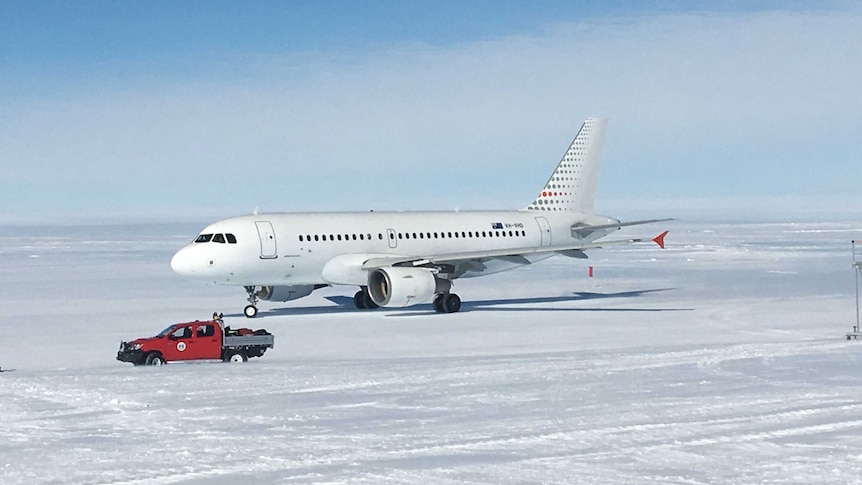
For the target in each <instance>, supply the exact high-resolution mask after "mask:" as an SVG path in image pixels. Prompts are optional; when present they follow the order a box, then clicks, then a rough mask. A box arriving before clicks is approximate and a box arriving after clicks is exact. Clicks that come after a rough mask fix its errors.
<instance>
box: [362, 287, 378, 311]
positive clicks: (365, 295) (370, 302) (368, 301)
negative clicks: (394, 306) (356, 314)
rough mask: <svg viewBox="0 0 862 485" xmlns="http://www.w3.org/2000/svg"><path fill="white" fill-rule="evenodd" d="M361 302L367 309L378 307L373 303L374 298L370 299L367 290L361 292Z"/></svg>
mask: <svg viewBox="0 0 862 485" xmlns="http://www.w3.org/2000/svg"><path fill="white" fill-rule="evenodd" d="M362 295H363V296H362V298H363V300H362V301H363V303H364V304H365V308H367V309H369V310H374V309H375V308H380V305H378V304H377V303H374V300H372V299H371V295H369V294H368V292H367V291H363V292H362Z"/></svg>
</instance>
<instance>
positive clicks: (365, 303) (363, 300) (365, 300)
mask: <svg viewBox="0 0 862 485" xmlns="http://www.w3.org/2000/svg"><path fill="white" fill-rule="evenodd" d="M353 304H354V305H356V308H359V309H360V310H373V309H375V308H377V307H378V306H377V303H374V300H372V299H371V296H370V295H369V294H368V287H367V286H363V287H362V289H361V290H359V291H357V292H356V294H355V295H353Z"/></svg>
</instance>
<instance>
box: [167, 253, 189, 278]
mask: <svg viewBox="0 0 862 485" xmlns="http://www.w3.org/2000/svg"><path fill="white" fill-rule="evenodd" d="M171 269H172V270H174V272H175V273H177V274H181V275H183V276H191V275H193V274H194V273H195V268H194V264H192V258H191V255H190V254H189V251H188V248H182V249H180V250H179V251H177V253H176V254H174V257H173V258H171Z"/></svg>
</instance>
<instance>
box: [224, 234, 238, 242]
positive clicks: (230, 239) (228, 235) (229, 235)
mask: <svg viewBox="0 0 862 485" xmlns="http://www.w3.org/2000/svg"><path fill="white" fill-rule="evenodd" d="M225 237H227V242H228V244H236V236H234V235H233V234H225Z"/></svg>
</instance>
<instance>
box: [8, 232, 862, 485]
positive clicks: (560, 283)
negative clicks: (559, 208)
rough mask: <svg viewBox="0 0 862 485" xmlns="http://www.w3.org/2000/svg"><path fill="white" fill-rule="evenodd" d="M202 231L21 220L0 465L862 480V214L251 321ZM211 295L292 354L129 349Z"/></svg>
mask: <svg viewBox="0 0 862 485" xmlns="http://www.w3.org/2000/svg"><path fill="white" fill-rule="evenodd" d="M203 225H204V224H203V223H201V224H145V225H134V224H129V225H112V226H51V227H23V226H4V227H0V366H2V368H3V369H9V368H14V369H16V370H15V371H14V372H4V373H2V374H0V483H3V484H18V483H21V484H24V483H26V484H33V483H69V484H80V483H88V484H96V483H100V484H101V483H158V484H162V483H164V484H167V483H186V484H191V483H231V484H235V483H368V484H379V483H404V484H416V483H435V484H447V483H452V484H454V483H494V484H502V483H518V484H521V483H602V484H614V483H627V484H634V483H682V484H712V483H737V484H752V483H799V484H810V483H836V484H838V483H840V484H847V483H862V439H860V438H859V436H860V434H862V341H858V342H857V341H847V340H845V338H844V334H845V332H847V331H849V330H850V329H851V326H852V325H853V323H854V322H855V305H854V276H853V271H852V269H851V268H850V240H851V239H853V238H857V239H858V238H862V222H847V223H840V222H834V223H823V224H753V223H749V224H692V223H672V224H669V225H668V227H669V228H670V229H671V233H670V235H669V236H668V239H667V241H668V244H669V247H668V249H667V250H665V251H659V250H658V249H657V248H655V247H651V246H639V247H627V248H618V249H609V250H597V251H592V252H591V253H590V254H591V259H590V260H588V261H582V260H573V259H567V258H564V257H557V258H553V259H551V260H549V261H545V262H543V263H539V264H537V265H535V266H532V267H529V268H524V269H521V270H516V271H512V272H508V273H503V274H499V275H494V276H490V277H486V278H479V279H473V280H465V281H458V282H457V283H456V288H455V290H456V291H457V292H458V293H459V294H460V295H461V297H462V299H463V300H464V302H465V303H464V307H463V310H462V312H461V313H458V314H452V315H438V314H435V313H433V311H431V309H430V306H424V307H416V308H408V309H404V310H397V311H396V310H393V311H385V310H382V311H374V312H364V311H359V310H355V309H353V308H351V307H349V306H339V305H337V302H340V301H342V300H343V301H346V299H343V298H341V299H339V298H338V297H339V296H351V295H352V294H353V292H354V291H355V290H354V289H353V288H334V289H326V290H323V291H320V292H316V293H315V294H313V295H312V296H310V297H308V298H305V299H302V300H298V301H294V302H290V303H287V304H281V305H270V304H268V303H266V302H263V303H262V304H261V309H262V312H261V317H260V318H258V319H256V320H253V321H249V320H246V319H245V318H244V317H242V316H241V313H240V312H241V309H242V307H243V305H244V304H245V302H244V292H243V291H242V290H241V289H239V288H232V287H214V286H207V285H203V284H199V283H197V282H190V281H187V280H184V279H182V278H181V277H179V276H176V275H174V274H173V273H172V272H171V270H170V267H169V263H168V262H169V260H170V257H171V255H172V254H173V252H174V251H175V250H176V249H177V248H179V247H181V246H182V245H183V244H185V243H186V242H187V241H188V240H190V239H191V238H192V237H193V236H194V235H195V234H196V232H197V230H198V229H200V228H201V227H202V226H203ZM658 229H660V227H658V226H656V227H648V228H632V229H630V230H627V231H624V233H623V234H626V235H634V234H638V235H646V234H648V233H649V232H651V231H654V230H655V232H658ZM588 264H592V265H593V266H594V267H595V277H593V278H588V277H587V265H588ZM327 297H330V298H332V300H329V299H327ZM333 300H334V301H335V302H333ZM213 311H222V312H224V313H225V317H226V320H227V323H228V324H232V325H233V326H240V325H242V326H248V325H251V326H255V327H265V328H267V329H268V330H270V331H271V332H273V333H274V334H275V335H276V348H275V349H273V350H272V351H271V352H270V353H267V355H265V356H264V357H263V358H261V359H253V360H251V361H250V362H248V363H246V364H221V363H196V364H171V365H167V366H164V367H132V366H131V365H128V364H122V363H120V362H117V361H116V360H114V359H115V356H116V350H117V347H118V344H119V342H120V340H121V339H131V338H134V337H138V336H144V335H151V334H154V333H156V332H157V331H158V330H160V329H161V328H163V327H165V326H167V325H168V324H170V323H174V322H179V321H188V320H194V319H205V318H207V317H208V316H209V315H211V314H212V312H213Z"/></svg>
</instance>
